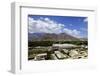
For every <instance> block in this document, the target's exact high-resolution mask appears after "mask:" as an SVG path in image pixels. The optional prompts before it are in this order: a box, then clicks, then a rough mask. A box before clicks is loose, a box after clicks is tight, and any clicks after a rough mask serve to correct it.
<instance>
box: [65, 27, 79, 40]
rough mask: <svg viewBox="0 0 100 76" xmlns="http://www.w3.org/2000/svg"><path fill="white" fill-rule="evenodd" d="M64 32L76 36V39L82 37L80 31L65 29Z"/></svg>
mask: <svg viewBox="0 0 100 76" xmlns="http://www.w3.org/2000/svg"><path fill="white" fill-rule="evenodd" d="M63 31H64V32H65V33H67V34H69V35H72V36H74V37H77V38H79V37H80V31H78V30H76V29H73V30H71V29H67V28H65V29H63Z"/></svg>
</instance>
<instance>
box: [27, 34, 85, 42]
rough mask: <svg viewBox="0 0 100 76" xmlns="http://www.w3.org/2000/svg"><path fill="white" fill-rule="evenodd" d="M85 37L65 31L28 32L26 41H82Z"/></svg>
mask: <svg viewBox="0 0 100 76" xmlns="http://www.w3.org/2000/svg"><path fill="white" fill-rule="evenodd" d="M84 39H85V40H86V38H76V37H74V36H71V35H69V34H66V33H60V34H55V33H28V41H81V40H82V41H84Z"/></svg>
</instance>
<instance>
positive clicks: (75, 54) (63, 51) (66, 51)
mask: <svg viewBox="0 0 100 76" xmlns="http://www.w3.org/2000/svg"><path fill="white" fill-rule="evenodd" d="M87 50H88V48H87V46H83V45H82V46H77V45H73V44H53V45H52V47H51V48H50V49H48V51H47V53H41V54H37V55H36V56H35V57H34V60H36V61H38V60H62V59H86V58H87V56H88V52H87Z"/></svg>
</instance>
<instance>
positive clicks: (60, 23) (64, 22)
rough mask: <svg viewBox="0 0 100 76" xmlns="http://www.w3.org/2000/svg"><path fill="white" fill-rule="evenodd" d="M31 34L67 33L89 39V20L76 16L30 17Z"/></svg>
mask: <svg viewBox="0 0 100 76" xmlns="http://www.w3.org/2000/svg"><path fill="white" fill-rule="evenodd" d="M28 30H29V31H28V32H29V33H56V34H59V33H66V34H69V35H72V36H74V37H77V38H87V35H88V18H87V17H76V16H50V15H28Z"/></svg>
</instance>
